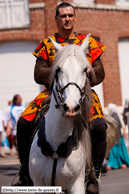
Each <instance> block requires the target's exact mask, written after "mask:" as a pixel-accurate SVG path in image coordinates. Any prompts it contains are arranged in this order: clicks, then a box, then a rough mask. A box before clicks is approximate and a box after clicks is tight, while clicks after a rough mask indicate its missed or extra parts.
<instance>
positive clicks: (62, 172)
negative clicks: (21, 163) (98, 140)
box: [29, 35, 93, 194]
mask: <svg viewBox="0 0 129 194" xmlns="http://www.w3.org/2000/svg"><path fill="white" fill-rule="evenodd" d="M89 36H90V35H88V36H87V37H86V39H85V41H84V42H83V43H82V45H81V46H80V47H78V46H77V45H67V46H64V47H61V46H60V45H59V44H57V43H56V42H54V41H53V40H52V39H51V38H50V39H51V41H52V43H53V45H54V47H55V50H56V51H57V54H56V57H55V59H54V62H53V66H52V73H51V79H50V83H51V85H52V88H53V89H52V96H51V102H50V108H49V110H48V112H47V114H46V116H45V118H41V121H40V124H39V130H38V131H37V133H36V135H35V137H34V140H33V142H32V146H31V150H30V157H29V171H30V177H31V179H32V181H33V184H34V186H61V187H62V190H67V192H68V193H69V194H84V193H85V171H86V169H87V168H90V167H91V166H90V165H91V144H90V135H89V129H88V119H89V109H90V107H91V101H92V97H91V89H90V84H89V80H88V78H87V75H86V68H90V70H91V71H92V73H93V69H92V68H91V66H90V64H89V62H88V59H87V57H86V55H85V53H86V52H87V51H88V43H89Z"/></svg>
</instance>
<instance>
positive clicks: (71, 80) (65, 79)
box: [50, 35, 92, 118]
mask: <svg viewBox="0 0 129 194" xmlns="http://www.w3.org/2000/svg"><path fill="white" fill-rule="evenodd" d="M89 36H90V35H88V36H87V37H86V39H85V41H84V42H83V44H82V45H81V46H80V47H79V46H77V45H67V46H64V47H62V46H60V45H59V44H58V43H56V42H55V41H53V40H52V39H51V38H50V39H51V41H52V43H53V45H54V47H55V50H56V51H57V54H56V57H55V59H54V62H53V66H52V74H51V79H52V80H54V78H55V81H54V85H53V94H54V97H55V100H56V104H57V105H56V108H59V107H62V108H63V109H62V111H63V116H65V117H67V118H68V117H70V118H71V117H74V116H75V115H76V114H78V113H80V110H81V109H80V105H81V103H82V102H83V100H84V98H85V97H86V95H87V94H86V91H85V85H86V84H87V76H86V75H87V74H86V72H87V71H86V70H87V68H90V69H91V71H92V68H91V66H90V65H89V61H88V59H87V57H86V54H85V53H86V51H87V50H88V45H89Z"/></svg>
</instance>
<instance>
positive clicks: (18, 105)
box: [6, 94, 25, 155]
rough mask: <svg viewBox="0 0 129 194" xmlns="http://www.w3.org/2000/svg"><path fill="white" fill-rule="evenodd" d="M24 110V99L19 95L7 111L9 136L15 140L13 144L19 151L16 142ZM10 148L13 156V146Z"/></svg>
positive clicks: (14, 98)
mask: <svg viewBox="0 0 129 194" xmlns="http://www.w3.org/2000/svg"><path fill="white" fill-rule="evenodd" d="M24 110H25V106H24V105H22V98H21V96H20V95H19V94H16V95H15V96H14V97H13V104H12V105H10V106H9V107H8V108H7V110H6V120H7V136H8V137H9V138H11V139H12V138H13V142H14V145H15V147H16V149H17V140H16V130H17V121H18V119H19V118H20V116H21V114H22V112H23V111H24ZM10 148H11V152H10V154H11V155H13V152H12V146H11V147H10Z"/></svg>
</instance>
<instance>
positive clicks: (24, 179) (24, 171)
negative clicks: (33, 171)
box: [12, 163, 33, 186]
mask: <svg viewBox="0 0 129 194" xmlns="http://www.w3.org/2000/svg"><path fill="white" fill-rule="evenodd" d="M17 176H19V180H18V181H17V182H16V183H15V184H13V182H12V186H33V182H32V180H31V178H30V176H29V170H28V166H27V165H26V164H25V163H23V164H22V165H21V167H20V170H19V172H18V174H17V175H16V177H17ZM16 177H15V178H16ZM15 178H14V179H15Z"/></svg>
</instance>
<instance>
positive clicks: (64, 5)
mask: <svg viewBox="0 0 129 194" xmlns="http://www.w3.org/2000/svg"><path fill="white" fill-rule="evenodd" d="M64 7H72V8H73V11H74V14H75V9H74V7H73V6H72V5H71V4H70V3H65V2H63V3H60V4H59V5H58V6H57V8H56V16H57V17H58V15H59V9H60V8H64Z"/></svg>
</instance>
